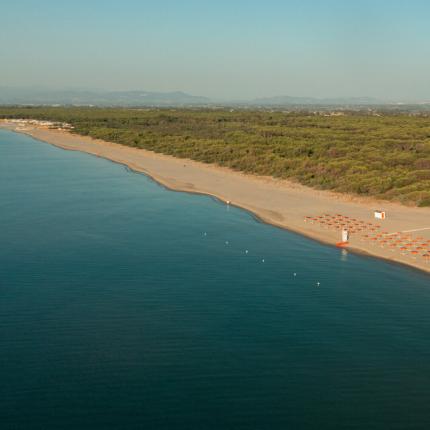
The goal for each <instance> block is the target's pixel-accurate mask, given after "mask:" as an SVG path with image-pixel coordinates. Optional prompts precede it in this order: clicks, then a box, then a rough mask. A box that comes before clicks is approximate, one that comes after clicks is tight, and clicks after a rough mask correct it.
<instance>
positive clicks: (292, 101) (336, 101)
mask: <svg viewBox="0 0 430 430" xmlns="http://www.w3.org/2000/svg"><path fill="white" fill-rule="evenodd" d="M386 103H387V102H386V101H382V100H378V99H374V98H371V97H345V98H316V97H291V96H277V97H263V98H258V99H254V100H251V101H249V102H247V103H246V104H249V105H254V106H291V105H293V106H309V105H312V106H318V105H324V106H327V105H328V106H336V105H344V106H351V105H353V106H357V105H381V104H386Z"/></svg>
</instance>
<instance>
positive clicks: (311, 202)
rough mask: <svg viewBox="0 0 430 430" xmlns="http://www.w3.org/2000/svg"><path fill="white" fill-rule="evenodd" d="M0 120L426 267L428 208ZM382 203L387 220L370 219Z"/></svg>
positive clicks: (290, 224) (330, 240)
mask: <svg viewBox="0 0 430 430" xmlns="http://www.w3.org/2000/svg"><path fill="white" fill-rule="evenodd" d="M0 126H2V127H5V128H8V129H10V130H14V131H17V132H20V133H26V134H28V135H30V136H32V137H34V138H36V139H39V140H42V141H44V142H47V143H50V144H52V145H55V146H58V147H60V148H63V149H67V150H73V151H82V152H86V153H89V154H92V155H96V156H99V157H103V158H106V159H109V160H112V161H114V162H117V163H121V164H124V165H127V166H128V167H130V168H131V169H133V170H135V171H138V172H143V173H145V174H147V175H149V176H150V177H152V178H153V179H155V180H156V181H158V182H159V183H161V184H163V185H164V186H166V187H168V188H170V189H173V190H178V191H185V192H191V193H200V194H207V195H211V196H214V197H216V198H218V199H220V200H222V201H224V202H226V204H231V205H234V206H238V207H241V208H244V209H246V210H248V211H251V212H252V213H254V214H255V215H256V216H257V217H258V218H260V219H261V220H262V221H264V222H267V223H270V224H273V225H275V226H278V227H282V228H286V229H288V230H291V231H295V232H297V233H300V234H302V235H305V236H307V237H310V238H312V239H315V240H318V241H321V242H324V243H327V244H331V245H336V243H338V242H340V241H341V230H342V228H343V227H347V228H348V231H349V240H348V242H349V243H348V245H347V249H349V250H351V251H354V252H361V253H366V254H369V255H372V256H375V257H379V258H384V259H388V260H391V261H394V262H397V263H401V264H406V265H409V266H413V267H415V268H417V269H420V270H423V271H426V272H429V273H430V260H429V258H428V257H426V255H427V254H428V253H429V251H428V250H429V249H430V208H417V207H407V206H403V205H400V204H397V203H392V202H385V201H378V200H375V199H366V198H358V197H354V196H349V195H344V194H338V193H333V192H328V191H319V190H315V189H311V188H308V187H305V186H302V185H299V184H296V183H293V182H290V181H286V180H277V179H274V178H270V177H257V176H253V175H246V174H243V173H239V172H235V171H232V170H230V169H227V168H223V167H218V166H215V165H207V164H204V163H200V162H196V161H191V160H188V159H179V158H175V157H172V156H167V155H163V154H158V153H154V152H151V151H147V150H144V149H136V148H131V147H128V146H123V145H119V144H115V143H110V142H106V141H101V140H95V139H92V138H89V137H86V136H80V135H77V134H73V133H71V132H69V131H67V130H64V129H63V130H55V129H50V128H47V127H41V126H38V125H35V124H27V125H25V126H17V125H16V124H13V123H10V122H7V121H2V122H0ZM376 210H382V211H385V213H386V219H383V220H379V219H375V217H374V212H375V211H376Z"/></svg>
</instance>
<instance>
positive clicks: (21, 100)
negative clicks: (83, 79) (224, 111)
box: [0, 87, 210, 107]
mask: <svg viewBox="0 0 430 430" xmlns="http://www.w3.org/2000/svg"><path fill="white" fill-rule="evenodd" d="M208 103H210V99H208V98H207V97H200V96H192V95H190V94H186V93H184V92H181V91H176V92H167V93H162V92H151V91H92V90H48V89H43V88H11V87H0V104H2V105H75V106H89V105H94V106H124V107H131V106H201V105H206V104H208Z"/></svg>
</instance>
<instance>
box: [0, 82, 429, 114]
mask: <svg viewBox="0 0 430 430" xmlns="http://www.w3.org/2000/svg"><path fill="white" fill-rule="evenodd" d="M415 104H416V103H415ZM0 105H47V106H53V105H60V106H70V105H73V106H101V107H108V106H113V107H145V106H146V107H193V106H195V107H202V106H230V107H262V108H271V107H273V108H276V107H292V108H299V109H300V108H302V107H305V108H308V109H311V108H316V109H318V108H319V107H321V108H323V107H324V106H325V107H326V108H327V107H328V108H331V107H335V106H344V107H350V108H351V109H354V108H361V107H363V106H372V105H373V106H376V105H386V106H392V107H395V106H400V105H402V103H396V102H394V101H391V102H390V101H386V100H385V101H384V100H378V99H376V98H371V97H345V98H316V97H292V96H276V97H262V98H256V99H252V100H228V99H225V100H214V99H210V98H208V97H203V96H194V95H190V94H187V93H184V92H182V91H174V92H156V91H105V90H87V89H56V90H53V89H47V88H41V87H40V88H38V87H0ZM421 105H422V107H423V108H426V107H428V106H429V105H428V104H424V103H421Z"/></svg>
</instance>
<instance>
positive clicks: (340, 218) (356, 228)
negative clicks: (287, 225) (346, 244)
mask: <svg viewBox="0 0 430 430" xmlns="http://www.w3.org/2000/svg"><path fill="white" fill-rule="evenodd" d="M304 222H307V223H309V224H318V225H320V226H321V227H323V228H325V229H328V230H343V229H346V230H348V231H349V233H350V234H353V233H361V232H364V231H366V232H372V231H375V232H376V231H378V230H379V229H380V228H381V226H380V225H379V224H374V223H372V222H366V221H363V220H359V219H357V218H352V217H349V216H346V215H342V214H335V215H332V214H324V215H318V216H305V218H304Z"/></svg>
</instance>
